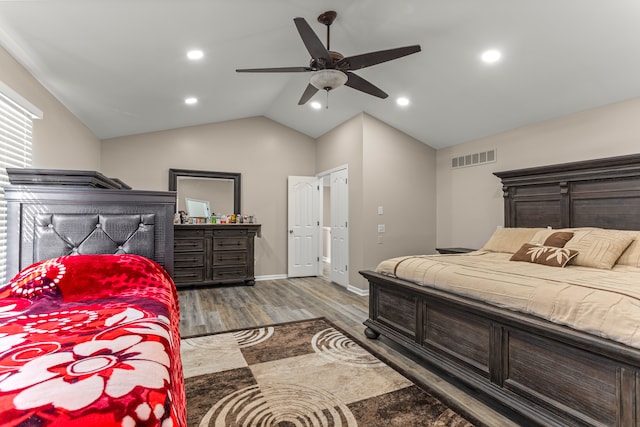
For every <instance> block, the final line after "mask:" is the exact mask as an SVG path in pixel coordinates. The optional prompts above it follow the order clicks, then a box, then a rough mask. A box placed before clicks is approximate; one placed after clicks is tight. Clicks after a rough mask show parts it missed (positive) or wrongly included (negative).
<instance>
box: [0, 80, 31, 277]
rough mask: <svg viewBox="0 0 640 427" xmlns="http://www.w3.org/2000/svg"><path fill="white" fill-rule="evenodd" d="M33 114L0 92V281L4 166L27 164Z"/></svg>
mask: <svg viewBox="0 0 640 427" xmlns="http://www.w3.org/2000/svg"><path fill="white" fill-rule="evenodd" d="M33 118H34V116H33V114H32V113H31V112H29V111H28V110H27V109H26V108H24V107H22V106H20V105H19V104H18V103H16V102H15V101H13V100H12V99H11V98H9V97H8V96H7V95H5V94H3V93H2V92H0V283H5V281H6V280H7V277H6V271H7V203H6V201H5V197H4V186H5V185H8V184H9V177H8V176H7V169H6V168H28V167H31V164H32V163H31V157H32V155H31V140H32V129H33Z"/></svg>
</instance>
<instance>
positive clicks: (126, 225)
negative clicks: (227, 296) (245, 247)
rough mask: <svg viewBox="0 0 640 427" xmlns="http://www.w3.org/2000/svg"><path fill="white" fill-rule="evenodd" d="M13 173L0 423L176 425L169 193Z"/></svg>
mask: <svg viewBox="0 0 640 427" xmlns="http://www.w3.org/2000/svg"><path fill="white" fill-rule="evenodd" d="M19 172H20V173H21V174H22V175H21V176H22V177H25V176H26V178H20V180H21V182H19V185H15V183H14V182H13V181H12V183H14V185H13V186H9V187H5V189H4V192H5V199H6V200H7V227H8V228H7V236H8V245H7V272H8V274H7V278H8V279H9V280H7V281H6V283H5V284H3V285H0V425H2V426H63V425H64V426H113V427H115V426H119V427H129V426H131V427H133V426H159V427H183V426H186V411H185V407H186V403H185V394H184V380H183V374H182V364H181V360H180V333H179V327H178V323H179V309H178V307H179V306H178V299H177V293H176V289H175V285H174V283H173V280H172V279H171V276H170V273H171V271H172V267H173V249H172V248H173V225H172V220H173V213H174V212H175V193H173V192H154V191H138V190H130V189H126V188H125V189H121V188H119V187H117V186H116V185H115V184H114V185H111V184H110V182H111V180H110V179H102V178H101V180H98V181H96V179H94V178H95V176H96V173H93V174H87V173H81V172H82V171H79V172H78V171H49V170H44V171H43V170H28V171H19ZM25 173H26V175H25ZM69 176H70V177H71V178H73V180H71V181H70V179H66V177H69ZM78 176H81V177H83V178H87V179H86V180H88V181H87V182H89V185H77V184H75V182H76V181H77V177H78ZM43 177H44V178H47V179H44V180H43ZM9 178H10V180H11V178H12V176H11V172H10V174H9ZM89 178H90V179H89ZM29 181H32V182H29ZM49 181H53V183H50V182H49ZM67 181H70V182H71V184H68V182H67ZM105 183H106V184H105ZM63 184H64V185H63Z"/></svg>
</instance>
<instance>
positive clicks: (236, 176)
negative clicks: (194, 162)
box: [169, 169, 242, 213]
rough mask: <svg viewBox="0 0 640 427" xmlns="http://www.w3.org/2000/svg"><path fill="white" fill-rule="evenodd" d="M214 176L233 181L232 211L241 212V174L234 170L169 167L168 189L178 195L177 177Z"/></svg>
mask: <svg viewBox="0 0 640 427" xmlns="http://www.w3.org/2000/svg"><path fill="white" fill-rule="evenodd" d="M181 176H185V177H189V178H216V179H229V180H232V181H233V213H242V208H241V205H240V196H241V194H242V188H241V185H242V174H240V173H235V172H213V171H198V170H190V169H169V191H175V192H176V197H177V196H178V193H177V192H178V177H181Z"/></svg>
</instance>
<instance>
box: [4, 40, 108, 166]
mask: <svg viewBox="0 0 640 427" xmlns="http://www.w3.org/2000/svg"><path fill="white" fill-rule="evenodd" d="M0 80H1V81H2V82H4V83H5V84H6V85H7V86H9V87H10V88H12V89H13V90H14V91H15V92H17V93H18V94H20V96H22V97H23V98H25V99H26V100H28V101H29V102H30V103H32V104H33V105H35V106H36V107H37V108H39V109H40V110H41V111H42V112H43V113H44V114H43V118H42V119H41V120H35V121H34V123H33V166H34V167H36V168H47V169H84V170H99V168H100V140H99V139H98V138H96V136H95V135H94V134H93V133H92V132H91V131H90V130H89V129H88V128H87V127H86V126H85V125H84V124H83V123H82V122H80V120H78V119H77V118H76V116H74V115H73V114H72V113H71V112H70V111H69V110H68V109H67V108H66V107H65V106H64V105H62V103H60V101H58V100H57V99H56V98H54V96H53V95H51V93H50V92H49V91H48V90H47V89H45V88H44V87H43V86H42V85H41V84H40V83H39V82H38V81H37V80H36V79H35V78H34V77H33V76H32V75H31V74H30V73H29V72H28V71H27V70H26V69H25V68H24V67H23V66H22V65H20V64H19V63H18V62H16V60H15V59H13V57H12V56H11V55H9V53H8V52H7V51H6V50H5V49H3V48H2V47H0Z"/></svg>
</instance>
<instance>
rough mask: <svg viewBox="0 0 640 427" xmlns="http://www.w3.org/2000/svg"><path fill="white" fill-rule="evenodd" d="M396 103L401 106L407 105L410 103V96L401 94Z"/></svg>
mask: <svg viewBox="0 0 640 427" xmlns="http://www.w3.org/2000/svg"><path fill="white" fill-rule="evenodd" d="M396 104H398V105H399V106H401V107H406V106H407V105H409V98H406V97H404V96H401V97H400V98H398V99H396Z"/></svg>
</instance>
